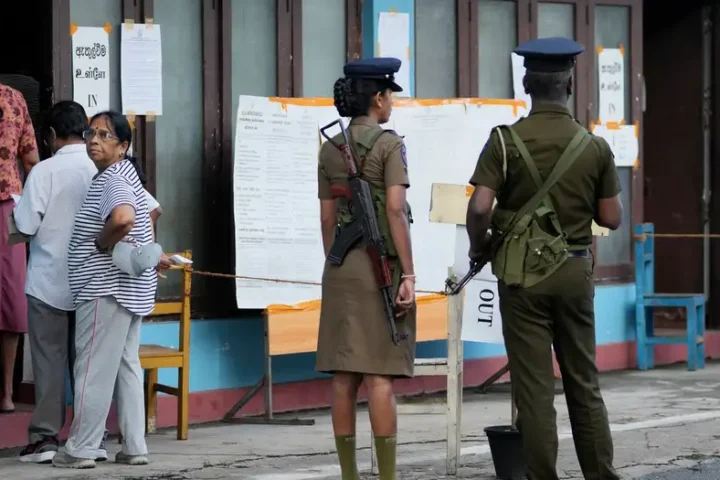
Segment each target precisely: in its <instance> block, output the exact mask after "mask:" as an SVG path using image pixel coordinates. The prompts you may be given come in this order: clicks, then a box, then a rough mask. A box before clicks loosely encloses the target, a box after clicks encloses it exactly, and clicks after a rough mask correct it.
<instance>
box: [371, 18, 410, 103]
mask: <svg viewBox="0 0 720 480" xmlns="http://www.w3.org/2000/svg"><path fill="white" fill-rule="evenodd" d="M377 36H378V40H377V42H378V52H377V55H378V56H379V57H394V58H397V59H398V60H400V61H402V65H401V66H400V70H399V71H398V72H397V73H396V74H395V83H397V84H398V85H400V86H401V87H402V89H403V91H402V92H397V93H396V94H395V95H396V96H398V97H409V96H410V15H409V14H407V13H398V12H380V17H379V20H378V34H377Z"/></svg>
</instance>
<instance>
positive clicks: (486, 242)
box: [468, 230, 493, 262]
mask: <svg viewBox="0 0 720 480" xmlns="http://www.w3.org/2000/svg"><path fill="white" fill-rule="evenodd" d="M492 246H493V235H492V232H491V231H489V230H488V231H487V232H485V238H484V239H483V240H481V241H479V242H478V241H476V242H471V244H470V252H468V256H469V257H470V260H472V261H473V262H478V261H480V260H481V259H482V258H486V257H487V256H488V255H489V254H490V253H491V250H492Z"/></svg>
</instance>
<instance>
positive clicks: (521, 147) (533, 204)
mask: <svg viewBox="0 0 720 480" xmlns="http://www.w3.org/2000/svg"><path fill="white" fill-rule="evenodd" d="M508 130H510V135H511V136H512V137H513V141H514V142H515V146H516V147H518V151H519V152H520V155H521V156H522V157H523V159H524V160H525V163H526V164H527V166H528V169H529V170H530V172H531V173H530V175H532V176H533V178H535V176H536V175H537V179H535V183H536V184H539V185H538V191H537V192H535V195H533V196H532V198H530V200H528V201H527V202H526V203H525V204H524V205H523V206H522V207H520V209H519V210H518V211H517V212H516V213H515V217H514V218H513V221H512V222H511V223H510V228H508V230H507V231H508V232H509V231H510V230H512V229H513V228H514V227H515V224H516V223H517V222H519V221H520V219H521V218H522V217H523V216H525V215H526V214H527V213H529V212H530V211H531V210H533V209H535V208H537V205H538V204H539V203H540V202H541V201H543V200H544V198H545V197H546V196H547V194H548V192H549V191H550V189H551V188H552V187H553V186H554V185H555V184H556V183H557V181H558V180H560V177H562V175H563V174H564V173H565V172H566V171H567V170H568V168H570V166H572V164H573V163H575V160H577V159H578V157H579V156H580V154H581V153H582V152H583V151H584V150H585V148H586V147H587V146H588V144H589V143H590V141H591V140H592V137H591V136H590V134H589V133H588V132H587V130H585V129H584V128H582V129H580V130H579V131H578V132H577V133H576V134H575V136H574V137H573V139H572V140H570V143H569V144H568V146H567V148H566V149H565V151H564V152H563V153H562V155H561V156H560V158H559V159H558V161H557V163H556V164H555V167H554V168H553V169H552V172H550V176H549V177H548V179H547V180H546V181H545V182H544V183H543V182H542V179H541V178H540V173H539V172H538V170H537V167H536V166H535V163H534V162H533V160H532V157H530V153H529V152H528V151H527V148H526V147H525V144H524V143H523V142H522V140H520V137H518V135H517V133H515V131H514V130H513V129H512V127H508ZM533 171H534V172H535V174H533V173H532V172H533ZM548 203H549V205H550V208H552V202H551V201H550V200H549V199H548ZM556 228H557V227H556ZM558 230H559V229H558ZM559 231H561V230H559Z"/></svg>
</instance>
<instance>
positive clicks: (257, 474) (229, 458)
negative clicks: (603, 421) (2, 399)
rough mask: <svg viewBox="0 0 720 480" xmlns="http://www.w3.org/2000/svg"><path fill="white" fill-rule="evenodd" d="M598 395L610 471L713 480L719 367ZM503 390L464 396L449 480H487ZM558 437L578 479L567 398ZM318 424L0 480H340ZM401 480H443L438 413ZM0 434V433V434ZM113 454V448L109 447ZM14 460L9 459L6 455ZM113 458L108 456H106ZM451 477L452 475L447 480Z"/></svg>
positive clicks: (194, 435) (410, 430)
mask: <svg viewBox="0 0 720 480" xmlns="http://www.w3.org/2000/svg"><path fill="white" fill-rule="evenodd" d="M601 380H602V385H603V394H604V397H605V401H606V404H607V408H608V411H609V414H610V421H611V423H612V429H613V432H614V441H615V458H616V462H615V463H616V467H617V468H618V471H619V472H620V473H621V474H622V475H623V478H627V479H634V478H642V479H646V480H682V479H693V480H702V479H708V480H709V479H713V480H717V479H719V478H720V364H717V363H711V364H708V366H707V367H706V368H705V369H704V370H702V371H697V372H688V371H687V370H686V369H685V366H684V365H678V366H675V367H671V368H659V369H656V370H653V371H649V372H637V371H631V372H622V373H614V374H607V375H603V376H602V378H601ZM506 391H507V388H503V386H499V387H497V388H496V392H495V393H488V394H484V395H479V394H472V393H471V392H466V396H465V403H464V408H463V428H462V432H463V448H462V454H463V455H462V459H461V468H460V469H459V471H458V475H457V477H456V478H459V479H467V478H475V479H491V478H494V469H493V465H492V459H491V457H490V454H489V448H488V446H487V442H486V439H485V434H484V433H483V428H484V427H486V426H489V425H501V424H506V423H508V421H509V416H510V407H509V396H508V394H507V393H506ZM556 406H557V410H558V422H559V430H560V439H561V442H560V454H559V459H558V473H559V475H560V478H562V479H564V480H565V479H567V480H569V479H582V475H581V473H580V470H579V467H578V464H577V460H576V458H575V452H574V448H573V443H572V440H571V435H570V434H569V424H568V420H567V409H566V406H565V401H564V398H563V397H562V396H561V395H558V397H557V399H556ZM298 416H300V417H302V418H314V419H315V421H316V424H315V426H264V425H209V426H202V427H197V428H193V429H192V430H191V431H190V438H189V440H188V441H186V442H178V441H176V440H175V439H174V435H175V434H174V431H163V432H161V433H158V434H154V435H151V436H150V437H149V438H148V445H149V448H150V452H151V457H150V460H151V464H150V465H149V466H147V467H121V466H118V465H115V464H114V463H112V462H106V463H104V464H98V467H97V468H96V469H95V470H86V471H68V470H60V469H56V468H52V467H50V466H46V465H42V466H38V465H23V464H20V463H19V462H18V461H17V460H16V459H15V458H14V457H13V456H8V457H7V458H3V459H0V478H7V479H12V480H29V479H45V480H55V479H91V478H93V479H94V478H102V479H108V480H115V479H126V480H132V479H158V480H159V479H164V480H180V479H183V480H184V479H198V480H199V479H207V480H210V479H242V480H314V479H317V480H324V479H331V478H339V469H338V467H337V466H336V458H335V453H334V441H333V436H332V430H331V426H330V417H329V412H327V411H322V412H311V413H307V414H300V415H298ZM399 427H400V435H399V443H400V445H399V447H398V455H399V458H398V479H399V480H400V479H402V480H431V479H432V480H440V479H445V478H446V477H445V475H444V472H445V467H444V459H445V443H444V434H445V422H444V417H443V416H438V415H411V416H410V415H408V416H402V417H400V419H399ZM0 434H1V432H0ZM111 443H112V444H111V452H112V453H114V452H115V451H117V450H118V445H117V444H116V442H111ZM369 445H370V427H369V422H368V420H367V414H366V411H365V409H364V408H363V409H362V412H360V414H359V415H358V461H359V463H360V468H361V469H362V470H363V471H364V472H363V475H364V478H373V477H372V476H371V475H370V474H369V472H368V470H369V467H370V449H369ZM6 453H7V454H9V455H14V453H15V452H6ZM111 458H112V455H111ZM448 478H452V477H448Z"/></svg>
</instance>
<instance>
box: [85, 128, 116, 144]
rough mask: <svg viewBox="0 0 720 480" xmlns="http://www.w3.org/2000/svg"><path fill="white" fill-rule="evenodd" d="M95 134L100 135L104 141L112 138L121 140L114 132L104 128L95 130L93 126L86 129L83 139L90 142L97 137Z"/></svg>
mask: <svg viewBox="0 0 720 480" xmlns="http://www.w3.org/2000/svg"><path fill="white" fill-rule="evenodd" d="M95 135H98V136H99V137H100V140H102V141H103V142H107V141H108V140H112V139H116V140H119V139H118V137H116V136H115V135H113V134H112V132H108V131H107V130H102V129H97V130H93V129H92V128H89V129H87V130H85V131H84V132H83V134H82V137H83V140H85V141H86V142H89V141H90V140H92V139H93V138H94V137H95Z"/></svg>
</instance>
